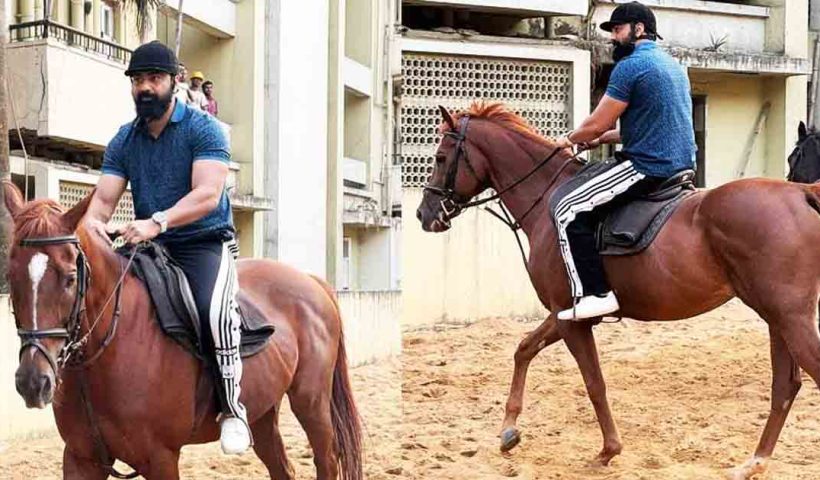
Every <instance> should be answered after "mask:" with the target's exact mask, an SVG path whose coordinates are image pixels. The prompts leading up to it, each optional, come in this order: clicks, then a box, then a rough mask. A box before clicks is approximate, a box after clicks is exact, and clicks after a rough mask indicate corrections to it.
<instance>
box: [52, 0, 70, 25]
mask: <svg viewBox="0 0 820 480" xmlns="http://www.w3.org/2000/svg"><path fill="white" fill-rule="evenodd" d="M51 2H52V3H53V4H54V6H53V7H52V9H51V11H52V12H53V14H52V20H54V21H55V22H59V23H62V24H64V25H68V24H69V22H70V18H71V15H70V13H69V3H68V0H51Z"/></svg>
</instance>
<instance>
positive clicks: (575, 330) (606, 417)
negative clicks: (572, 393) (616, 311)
mask: <svg viewBox="0 0 820 480" xmlns="http://www.w3.org/2000/svg"><path fill="white" fill-rule="evenodd" d="M592 325H593V322H592V321H584V322H574V321H558V328H559V331H560V332H561V336H562V337H563V338H564V343H566V344H567V347H568V348H569V351H570V353H572V356H573V357H575V361H576V363H578V368H580V369H581V375H582V376H583V377H584V384H585V385H586V388H587V394H588V395H589V399H590V400H591V401H592V406H593V407H594V408H595V415H596V416H597V417H598V424H599V425H600V426H601V433H603V436H604V447H603V449H601V452H600V453H599V454H598V456H597V457H596V458H595V460H594V463H595V464H596V465H607V464H609V461H610V460H612V458H613V457H614V456H615V455H618V454H619V453H621V447H622V446H621V436H620V435H619V434H618V427H617V426H615V420H613V419H612V412H611V411H610V409H609V400H607V397H606V384H605V383H604V376H603V374H602V373H601V364H600V363H599V361H598V350H597V348H596V347H595V338H594V337H593V335H592Z"/></svg>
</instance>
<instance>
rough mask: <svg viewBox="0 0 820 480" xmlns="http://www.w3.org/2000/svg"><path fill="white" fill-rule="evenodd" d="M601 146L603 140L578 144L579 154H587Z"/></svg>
mask: <svg viewBox="0 0 820 480" xmlns="http://www.w3.org/2000/svg"><path fill="white" fill-rule="evenodd" d="M600 146H601V139H600V138H598V139H595V140H591V141H589V142H583V143H579V144H578V153H581V152H585V151H587V150H592V149H595V148H598V147H600Z"/></svg>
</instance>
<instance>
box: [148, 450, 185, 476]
mask: <svg viewBox="0 0 820 480" xmlns="http://www.w3.org/2000/svg"><path fill="white" fill-rule="evenodd" d="M140 470H142V469H140ZM146 470H147V473H146V474H145V479H146V480H179V450H170V449H167V448H164V447H162V446H160V445H157V446H156V448H155V449H154V450H153V451H152V452H151V458H150V459H149V464H148V466H147V468H146Z"/></svg>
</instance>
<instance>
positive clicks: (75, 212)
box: [61, 188, 97, 232]
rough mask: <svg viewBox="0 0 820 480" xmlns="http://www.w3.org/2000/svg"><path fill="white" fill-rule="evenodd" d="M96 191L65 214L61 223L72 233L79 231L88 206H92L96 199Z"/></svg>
mask: <svg viewBox="0 0 820 480" xmlns="http://www.w3.org/2000/svg"><path fill="white" fill-rule="evenodd" d="M96 191H97V189H96V188H95V189H94V190H92V191H91V193H89V194H88V195H86V196H85V198H84V199H82V200H80V201H79V202H78V203H77V204H76V205H74V206H73V207H71V210H69V211H67V212H65V213H64V214H63V217H62V218H61V221H62V223H63V226H64V227H66V228H67V229H68V230H71V231H72V232H73V231H74V230H77V225H79V224H80V220H82V219H83V216H84V215H85V212H86V211H87V210H88V206H89V205H91V199H92V198H94V192H96Z"/></svg>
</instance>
